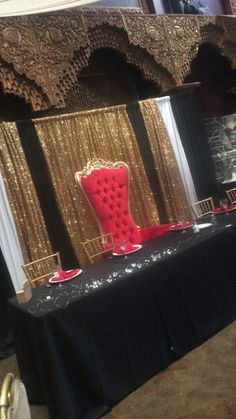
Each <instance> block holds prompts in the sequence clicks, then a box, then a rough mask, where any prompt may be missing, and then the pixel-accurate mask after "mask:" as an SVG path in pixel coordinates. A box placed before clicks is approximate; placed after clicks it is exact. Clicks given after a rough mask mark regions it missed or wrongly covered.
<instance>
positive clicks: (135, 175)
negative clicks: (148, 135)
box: [33, 106, 159, 264]
mask: <svg viewBox="0 0 236 419" xmlns="http://www.w3.org/2000/svg"><path fill="white" fill-rule="evenodd" d="M33 122H34V125H35V128H36V131H37V135H38V137H39V140H40V142H41V145H42V148H43V151H44V154H45V157H46V160H47V164H48V167H49V171H50V175H51V178H52V182H53V185H54V189H55V193H56V198H57V203H58V206H59V208H60V211H61V214H62V216H63V219H64V223H65V225H66V227H67V229H68V232H69V234H70V237H71V242H72V245H73V248H74V251H75V253H76V255H77V257H78V259H79V261H80V263H81V264H84V263H85V262H86V259H85V255H84V253H83V250H82V248H81V245H80V242H81V241H84V240H86V239H87V238H90V239H91V238H93V237H96V236H98V235H99V231H98V227H97V225H96V222H95V220H94V216H93V214H92V212H91V210H90V208H89V207H88V204H87V202H86V200H85V198H84V196H83V194H82V192H81V191H80V190H79V189H78V187H76V185H75V180H74V175H75V172H76V171H78V170H81V169H83V168H84V166H86V164H87V162H88V161H89V160H91V159H92V158H93V157H98V158H102V159H104V160H108V161H112V162H115V161H118V160H119V161H124V162H126V163H127V164H128V165H129V167H130V172H131V183H130V184H131V188H130V201H131V202H130V204H131V211H132V214H133V216H134V219H135V221H136V223H137V224H138V225H140V226H147V225H151V224H156V223H159V217H158V213H157V209H156V205H155V201H154V198H153V194H152V192H151V189H150V185H149V182H148V179H147V176H146V173H145V169H144V165H143V161H142V158H141V155H140V152H139V148H138V145H137V142H136V138H135V135H134V132H133V129H132V126H131V124H130V121H129V119H128V116H127V113H126V110H125V106H116V107H109V108H104V109H100V110H93V111H87V112H81V113H74V114H68V115H62V116H57V117H49V118H44V119H38V120H37V119H36V120H34V121H33Z"/></svg>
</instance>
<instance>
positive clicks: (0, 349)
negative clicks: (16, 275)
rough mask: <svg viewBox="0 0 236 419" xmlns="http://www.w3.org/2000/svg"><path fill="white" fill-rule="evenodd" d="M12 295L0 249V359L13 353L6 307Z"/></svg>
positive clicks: (7, 272) (10, 281)
mask: <svg viewBox="0 0 236 419" xmlns="http://www.w3.org/2000/svg"><path fill="white" fill-rule="evenodd" d="M13 295H15V291H14V287H13V284H12V280H11V277H10V274H9V271H8V268H7V265H6V262H5V259H4V256H3V253H2V250H1V248H0V359H3V358H7V357H8V356H10V355H12V354H13V353H14V352H15V350H14V347H13V336H12V331H11V326H10V320H9V315H8V305H7V301H8V299H9V298H10V297H12V296H13Z"/></svg>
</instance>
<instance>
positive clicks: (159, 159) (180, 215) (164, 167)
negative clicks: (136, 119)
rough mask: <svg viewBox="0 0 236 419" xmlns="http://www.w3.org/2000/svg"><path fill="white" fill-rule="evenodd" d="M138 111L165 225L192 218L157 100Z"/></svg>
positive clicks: (143, 103)
mask: <svg viewBox="0 0 236 419" xmlns="http://www.w3.org/2000/svg"><path fill="white" fill-rule="evenodd" d="M140 109H141V112H142V115H143V118H144V122H145V126H146V129H147V132H148V137H149V141H150V145H151V149H152V153H153V157H154V161H155V165H156V166H155V168H156V171H157V175H158V177H159V180H160V186H161V196H160V199H161V200H162V202H163V203H164V205H165V215H166V222H175V221H178V220H186V219H190V218H191V212H190V208H189V205H188V202H187V198H186V194H185V191H184V188H183V183H182V180H181V176H180V173H179V169H178V165H177V162H176V158H175V155H174V151H173V148H172V146H171V143H170V140H169V137H168V133H167V131H166V128H165V125H164V122H163V119H162V116H161V113H160V111H159V109H158V108H157V105H156V99H150V100H146V101H143V102H140Z"/></svg>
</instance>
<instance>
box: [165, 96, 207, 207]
mask: <svg viewBox="0 0 236 419" xmlns="http://www.w3.org/2000/svg"><path fill="white" fill-rule="evenodd" d="M171 107H172V110H173V113H174V117H175V121H176V124H177V127H178V130H179V134H180V137H181V141H182V144H183V147H184V150H185V153H186V157H187V160H188V163H189V166H190V167H191V173H192V177H193V182H194V185H195V188H196V193H197V196H198V199H199V200H200V199H204V198H207V197H208V196H210V195H212V193H213V191H214V188H215V179H214V175H213V173H214V172H213V169H212V161H211V158H210V151H209V147H208V143H207V138H206V134H205V130H204V126H203V119H202V115H201V111H200V104H199V99H198V97H197V96H196V94H194V95H193V94H183V95H176V96H173V97H171Z"/></svg>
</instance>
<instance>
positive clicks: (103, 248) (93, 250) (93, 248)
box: [81, 233, 114, 263]
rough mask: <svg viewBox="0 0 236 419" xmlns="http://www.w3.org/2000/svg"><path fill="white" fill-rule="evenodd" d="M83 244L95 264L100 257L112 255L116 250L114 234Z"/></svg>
mask: <svg viewBox="0 0 236 419" xmlns="http://www.w3.org/2000/svg"><path fill="white" fill-rule="evenodd" d="M81 244H82V246H83V248H84V251H85V253H86V255H87V256H88V259H89V261H90V262H91V263H93V262H95V261H96V260H97V259H98V257H99V256H102V255H105V254H108V253H111V252H112V251H113V249H114V241H113V235H112V233H109V234H104V235H102V236H98V237H95V238H94V239H91V240H86V241H85V242H81Z"/></svg>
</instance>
